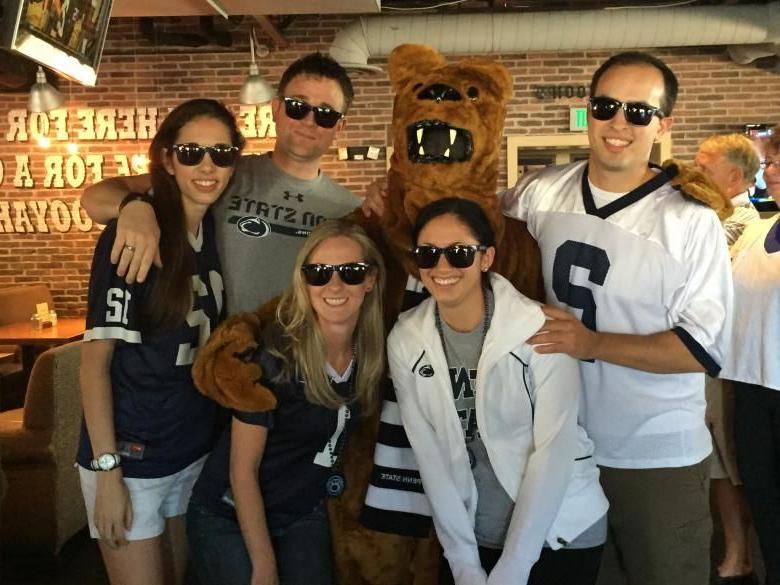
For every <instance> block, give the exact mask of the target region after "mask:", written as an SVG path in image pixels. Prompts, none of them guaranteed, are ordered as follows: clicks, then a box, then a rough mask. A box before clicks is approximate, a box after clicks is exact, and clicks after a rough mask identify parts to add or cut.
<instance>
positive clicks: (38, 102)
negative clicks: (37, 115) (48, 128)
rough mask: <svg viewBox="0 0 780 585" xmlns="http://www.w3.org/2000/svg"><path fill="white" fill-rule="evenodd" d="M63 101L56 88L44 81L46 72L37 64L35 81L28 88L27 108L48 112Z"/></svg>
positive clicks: (32, 110) (33, 110)
mask: <svg viewBox="0 0 780 585" xmlns="http://www.w3.org/2000/svg"><path fill="white" fill-rule="evenodd" d="M64 101H65V98H64V97H62V94H61V93H60V92H59V91H57V88H56V87H54V86H53V85H51V84H50V83H49V82H48V81H46V73H45V72H44V70H43V67H41V66H40V65H38V73H37V74H36V76H35V83H34V84H33V86H32V87H31V88H30V101H29V102H28V106H27V108H28V109H29V110H30V111H31V112H49V111H51V110H54V109H56V108H59V107H60V106H61V105H62V104H63V102H64Z"/></svg>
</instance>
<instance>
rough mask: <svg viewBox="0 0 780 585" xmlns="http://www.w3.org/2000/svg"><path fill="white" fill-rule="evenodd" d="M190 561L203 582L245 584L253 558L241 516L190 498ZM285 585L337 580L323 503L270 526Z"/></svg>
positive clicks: (204, 584) (210, 584)
mask: <svg viewBox="0 0 780 585" xmlns="http://www.w3.org/2000/svg"><path fill="white" fill-rule="evenodd" d="M187 538H188V540H189V547H190V562H191V563H192V567H193V569H194V570H195V573H196V575H197V577H198V580H199V581H200V585H247V583H249V581H250V580H251V578H252V562H251V561H250V560H249V554H248V553H247V550H246V547H245V546H244V538H243V536H242V535H241V528H240V527H239V525H238V521H237V520H236V519H232V518H226V517H224V516H220V515H219V514H215V513H214V512H212V511H211V510H209V509H208V508H206V507H204V506H203V505H201V504H198V503H197V502H193V501H190V506H189V509H188V510H187ZM271 542H272V544H273V547H274V553H275V554H276V566H277V571H278V572H279V583H280V584H281V585H333V553H332V549H331V541H330V526H329V524H328V514H327V510H326V509H325V504H324V503H322V504H320V505H319V506H317V508H315V509H314V510H313V511H312V512H310V513H309V514H307V515H306V516H304V517H303V518H300V519H299V520H296V521H295V522H293V523H292V524H290V525H289V526H286V527H285V528H282V529H279V530H273V531H271Z"/></svg>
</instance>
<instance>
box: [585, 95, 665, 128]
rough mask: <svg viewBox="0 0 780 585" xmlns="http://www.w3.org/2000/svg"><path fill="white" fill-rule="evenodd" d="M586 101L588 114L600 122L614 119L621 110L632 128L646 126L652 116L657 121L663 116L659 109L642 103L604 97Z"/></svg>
mask: <svg viewBox="0 0 780 585" xmlns="http://www.w3.org/2000/svg"><path fill="white" fill-rule="evenodd" d="M588 101H589V102H590V113H591V114H592V115H593V117H594V118H596V120H601V121H602V122H603V121H606V120H611V119H612V118H614V117H615V114H617V113H618V110H623V111H624V112H625V114H626V121H628V123H629V124H633V125H634V126H647V125H648V124H650V122H651V121H652V120H653V116H658V119H659V120H660V119H662V118H664V116H665V114H664V113H663V112H662V111H661V108H656V107H655V106H650V105H648V104H644V103H642V102H621V101H619V100H616V99H613V98H611V97H606V96H597V97H592V98H590V99H589V100H588Z"/></svg>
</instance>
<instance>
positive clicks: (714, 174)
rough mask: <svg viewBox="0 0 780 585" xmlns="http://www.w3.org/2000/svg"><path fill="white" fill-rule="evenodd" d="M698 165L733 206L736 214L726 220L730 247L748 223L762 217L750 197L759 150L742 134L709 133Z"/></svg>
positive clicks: (703, 143) (698, 153)
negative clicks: (715, 134) (714, 134)
mask: <svg viewBox="0 0 780 585" xmlns="http://www.w3.org/2000/svg"><path fill="white" fill-rule="evenodd" d="M696 166H698V167H699V168H700V169H701V170H702V171H703V172H704V173H705V174H706V175H707V176H708V177H709V178H710V179H712V181H713V182H714V183H715V184H716V185H717V186H718V188H719V189H720V190H721V192H722V193H723V196H724V197H726V198H727V199H728V200H730V201H731V204H732V205H733V206H734V213H732V214H731V217H729V218H728V219H726V221H724V222H723V231H724V232H725V233H726V242H727V243H728V245H729V246H731V245H732V244H733V243H734V242H736V241H737V240H738V239H739V236H741V235H742V231H743V230H744V229H745V226H746V225H747V224H749V223H750V222H752V221H755V220H757V219H758V218H759V215H758V211H756V208H755V207H753V204H752V203H751V202H750V196H749V191H750V187H751V186H752V185H753V182H754V180H755V177H756V173H758V171H759V157H758V151H757V150H756V147H755V146H754V145H753V143H752V142H751V140H750V139H749V138H748V137H747V136H745V135H743V134H722V135H718V136H710V137H709V138H707V139H706V140H704V141H703V142H702V143H701V144H700V145H699V150H698V152H697V153H696Z"/></svg>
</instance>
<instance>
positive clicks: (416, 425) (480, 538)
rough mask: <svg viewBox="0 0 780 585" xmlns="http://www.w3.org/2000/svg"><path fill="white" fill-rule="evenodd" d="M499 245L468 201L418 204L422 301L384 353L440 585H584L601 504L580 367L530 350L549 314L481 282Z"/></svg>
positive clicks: (601, 537) (501, 286) (500, 281)
mask: <svg viewBox="0 0 780 585" xmlns="http://www.w3.org/2000/svg"><path fill="white" fill-rule="evenodd" d="M494 242H495V238H494V235H493V229H492V227H491V225H490V222H489V220H488V218H487V217H486V216H485V213H484V211H483V210H482V208H480V207H479V205H477V204H476V203H474V202H473V201H467V200H465V199H456V198H449V199H441V200H438V201H436V202H434V203H431V204H429V205H427V206H426V207H424V208H423V209H422V210H421V211H420V214H419V215H418V217H417V221H416V223H415V226H414V229H413V239H412V246H413V248H412V252H413V257H414V260H415V261H416V263H417V266H418V267H419V269H420V279H421V280H422V283H423V284H424V285H425V287H426V289H428V291H429V292H430V293H431V298H429V299H426V300H425V301H423V302H422V303H421V304H420V305H418V306H417V307H416V308H414V309H411V310H410V311H407V312H405V313H403V314H402V315H401V316H400V318H399V320H398V322H397V323H396V325H395V327H394V328H393V331H392V333H391V334H390V337H389V339H388V344H387V355H388V362H389V365H390V372H391V375H392V378H393V386H394V387H395V393H396V397H397V400H398V405H399V408H400V412H401V419H402V422H403V425H404V429H405V430H406V434H407V437H408V439H409V443H410V445H411V447H412V450H413V451H414V454H415V456H416V458H417V463H418V464H419V468H420V476H421V478H422V482H423V487H424V488H425V493H426V495H427V496H428V499H429V501H430V503H431V508H432V515H433V521H434V525H435V527H436V534H437V536H438V538H439V542H441V545H442V548H443V550H444V559H446V560H444V559H443V561H442V566H441V573H440V583H441V584H451V583H455V584H456V585H485V584H486V583H487V584H489V585H526V583H529V584H533V585H586V584H588V585H590V584H592V583H594V582H595V579H596V575H597V572H598V568H599V563H600V559H601V550H602V547H603V544H604V542H605V540H606V533H607V523H606V511H607V501H606V498H605V496H604V493H603V492H602V490H601V486H600V485H599V479H598V468H597V467H596V464H595V463H594V461H593V458H592V457H591V455H592V453H593V443H592V442H591V441H590V439H588V437H587V435H586V434H585V431H584V430H583V429H582V428H581V427H580V426H579V425H578V424H577V415H578V406H579V393H580V375H579V369H578V365H577V362H576V361H575V360H574V359H572V358H570V357H568V356H566V355H563V354H552V355H542V354H539V353H536V352H534V349H533V347H532V346H531V345H530V344H529V343H528V340H529V338H530V337H531V336H532V335H533V334H535V333H536V332H537V331H538V330H539V328H540V327H542V325H543V324H544V322H545V317H544V314H543V313H542V310H541V306H540V305H539V303H537V302H535V301H532V300H530V299H528V298H526V297H524V296H523V295H522V294H520V293H519V292H518V291H517V290H516V289H515V288H514V287H513V286H512V285H511V283H509V282H508V281H507V280H506V279H504V278H503V277H501V276H499V275H498V274H495V273H491V272H489V271H490V267H491V264H492V263H493V259H494V256H495V252H496V250H495V247H494ZM540 556H541V558H540Z"/></svg>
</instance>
